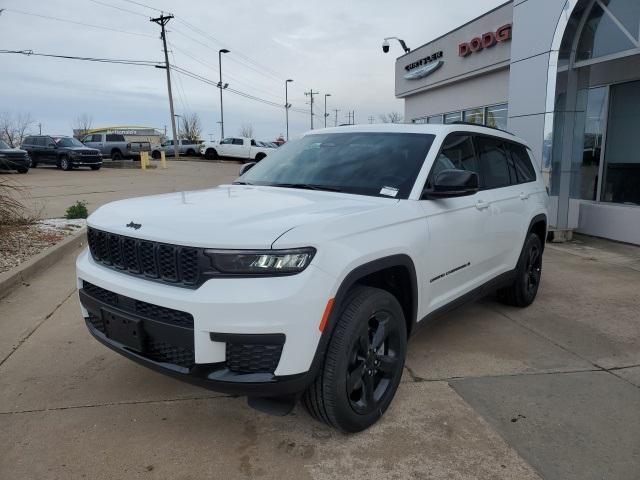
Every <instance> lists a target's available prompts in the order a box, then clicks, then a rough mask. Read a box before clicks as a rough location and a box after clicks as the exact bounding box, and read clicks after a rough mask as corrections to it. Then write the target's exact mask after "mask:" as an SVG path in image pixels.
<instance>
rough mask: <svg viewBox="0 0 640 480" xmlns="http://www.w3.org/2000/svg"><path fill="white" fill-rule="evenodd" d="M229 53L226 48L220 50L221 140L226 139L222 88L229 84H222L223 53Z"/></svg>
mask: <svg viewBox="0 0 640 480" xmlns="http://www.w3.org/2000/svg"><path fill="white" fill-rule="evenodd" d="M223 53H229V50H227V49H226V48H221V49H220V50H218V69H219V71H220V82H219V83H218V88H219V89H220V140H224V110H223V109H222V90H223V89H225V88H227V87H228V86H229V84H226V85H223V84H222V54H223Z"/></svg>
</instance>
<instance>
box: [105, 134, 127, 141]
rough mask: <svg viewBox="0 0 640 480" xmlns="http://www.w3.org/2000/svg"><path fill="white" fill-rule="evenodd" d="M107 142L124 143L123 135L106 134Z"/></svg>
mask: <svg viewBox="0 0 640 480" xmlns="http://www.w3.org/2000/svg"><path fill="white" fill-rule="evenodd" d="M107 142H124V135H119V134H117V133H107Z"/></svg>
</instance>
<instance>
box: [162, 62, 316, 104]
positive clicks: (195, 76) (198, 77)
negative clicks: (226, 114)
mask: <svg viewBox="0 0 640 480" xmlns="http://www.w3.org/2000/svg"><path fill="white" fill-rule="evenodd" d="M171 70H174V71H175V72H177V73H180V74H182V75H186V76H187V77H191V78H193V79H195V80H199V81H201V82H203V83H206V84H208V85H212V86H214V87H217V86H218V82H215V81H213V80H209V79H208V78H206V77H203V76H201V75H198V74H197V73H193V72H191V71H189V70H186V69H184V68H181V67H178V66H176V65H173V66H172V67H171ZM226 91H228V92H231V93H234V94H236V95H239V96H241V97H244V98H247V99H249V100H254V101H256V102H260V103H263V104H265V105H270V106H272V107H277V108H284V105H282V104H280V103H277V102H272V101H270V100H266V99H264V98H260V97H256V96H255V95H251V94H250V93H246V92H243V91H241V90H236V89H234V88H226ZM290 110H292V111H294V112H297V113H304V114H309V111H308V110H304V109H301V108H290Z"/></svg>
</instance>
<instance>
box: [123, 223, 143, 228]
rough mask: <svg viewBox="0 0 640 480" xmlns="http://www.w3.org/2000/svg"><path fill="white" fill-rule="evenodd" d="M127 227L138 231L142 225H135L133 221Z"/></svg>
mask: <svg viewBox="0 0 640 480" xmlns="http://www.w3.org/2000/svg"><path fill="white" fill-rule="evenodd" d="M125 226H126V227H128V228H133V229H134V230H138V229H139V228H140V227H141V226H142V224H141V223H133V221H131V222H129V223H127V224H126V225H125Z"/></svg>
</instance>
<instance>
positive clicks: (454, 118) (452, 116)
mask: <svg viewBox="0 0 640 480" xmlns="http://www.w3.org/2000/svg"><path fill="white" fill-rule="evenodd" d="M461 121H462V112H452V113H445V115H444V123H453V122H461Z"/></svg>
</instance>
